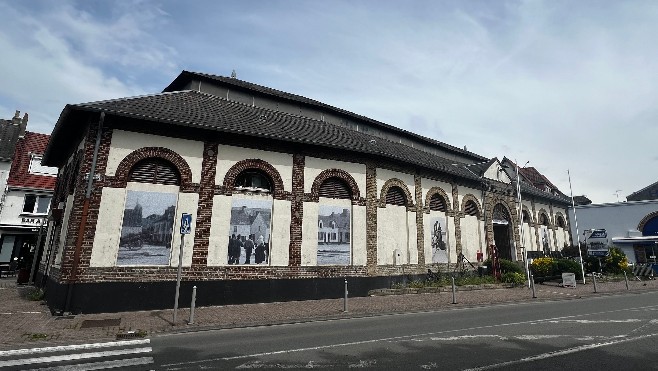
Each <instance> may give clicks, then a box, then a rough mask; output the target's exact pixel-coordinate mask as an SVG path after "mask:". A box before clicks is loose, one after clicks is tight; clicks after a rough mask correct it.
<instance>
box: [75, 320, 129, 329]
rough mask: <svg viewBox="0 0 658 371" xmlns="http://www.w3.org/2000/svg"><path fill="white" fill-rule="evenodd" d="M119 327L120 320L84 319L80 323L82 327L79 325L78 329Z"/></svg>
mask: <svg viewBox="0 0 658 371" xmlns="http://www.w3.org/2000/svg"><path fill="white" fill-rule="evenodd" d="M119 325H121V318H108V319H86V320H84V321H82V325H80V328H91V327H115V326H119Z"/></svg>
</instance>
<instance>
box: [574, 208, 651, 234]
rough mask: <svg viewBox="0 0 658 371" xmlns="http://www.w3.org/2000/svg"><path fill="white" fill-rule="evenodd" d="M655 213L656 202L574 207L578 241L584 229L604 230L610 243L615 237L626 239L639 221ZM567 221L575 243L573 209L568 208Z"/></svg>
mask: <svg viewBox="0 0 658 371" xmlns="http://www.w3.org/2000/svg"><path fill="white" fill-rule="evenodd" d="M656 211H658V200H648V201H628V202H618V203H607V204H593V205H584V206H576V213H577V216H578V229H579V231H580V240H581V241H584V239H583V231H584V230H585V229H596V228H604V229H605V230H606V231H607V232H608V239H609V240H610V241H612V239H613V238H617V237H627V232H628V231H629V230H637V227H638V224H640V221H642V219H643V218H644V217H645V216H647V215H649V214H651V213H653V212H656ZM565 215H566V214H565ZM569 220H571V236H572V238H573V241H574V243H576V241H578V236H577V235H576V223H574V215H573V208H569Z"/></svg>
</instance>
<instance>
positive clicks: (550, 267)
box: [530, 258, 556, 277]
mask: <svg viewBox="0 0 658 371" xmlns="http://www.w3.org/2000/svg"><path fill="white" fill-rule="evenodd" d="M555 268H556V264H555V261H554V260H553V258H537V259H534V260H533V261H532V264H531V265H530V270H531V271H532V274H533V275H534V276H535V277H546V276H552V275H553V272H554V271H555Z"/></svg>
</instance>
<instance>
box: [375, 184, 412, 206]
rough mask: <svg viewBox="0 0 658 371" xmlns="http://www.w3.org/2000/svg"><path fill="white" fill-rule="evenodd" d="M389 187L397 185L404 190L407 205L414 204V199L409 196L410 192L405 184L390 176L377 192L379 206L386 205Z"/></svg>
mask: <svg viewBox="0 0 658 371" xmlns="http://www.w3.org/2000/svg"><path fill="white" fill-rule="evenodd" d="M391 187H399V188H400V189H402V192H404V197H406V198H407V207H408V208H410V207H413V206H414V199H413V198H412V197H411V192H409V189H408V188H407V186H406V184H404V182H403V181H401V180H400V179H398V178H391V179H389V180H387V181H386V183H384V186H383V187H382V191H381V192H380V193H379V207H386V194H387V193H388V190H389V189H390V188H391Z"/></svg>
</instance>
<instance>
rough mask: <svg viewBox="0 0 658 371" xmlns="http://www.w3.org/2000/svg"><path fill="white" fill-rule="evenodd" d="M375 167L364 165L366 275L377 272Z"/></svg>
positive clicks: (369, 164) (377, 202)
mask: <svg viewBox="0 0 658 371" xmlns="http://www.w3.org/2000/svg"><path fill="white" fill-rule="evenodd" d="M378 207H379V200H378V199H377V167H376V166H375V164H374V163H372V162H367V163H366V228H367V229H366V267H367V270H368V274H370V275H372V274H374V273H375V272H376V270H377V209H378Z"/></svg>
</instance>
